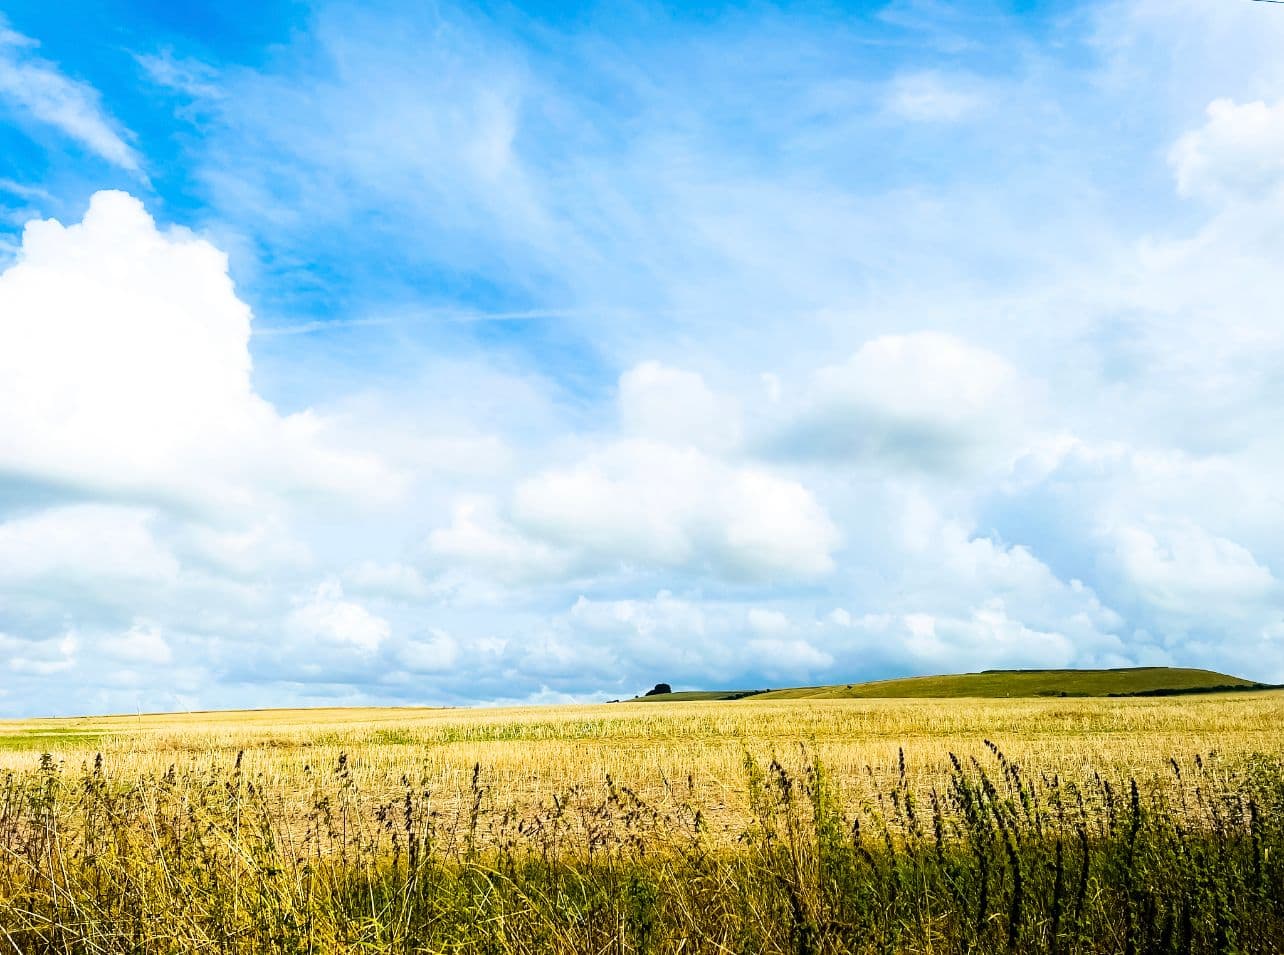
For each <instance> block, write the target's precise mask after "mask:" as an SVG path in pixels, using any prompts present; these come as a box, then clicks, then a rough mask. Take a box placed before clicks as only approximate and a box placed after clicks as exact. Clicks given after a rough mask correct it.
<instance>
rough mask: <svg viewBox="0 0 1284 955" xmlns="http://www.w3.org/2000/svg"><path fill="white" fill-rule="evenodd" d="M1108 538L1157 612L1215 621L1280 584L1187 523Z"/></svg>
mask: <svg viewBox="0 0 1284 955" xmlns="http://www.w3.org/2000/svg"><path fill="white" fill-rule="evenodd" d="M1111 537H1112V538H1113V540H1114V545H1115V546H1114V558H1115V560H1116V562H1117V565H1118V567H1119V569H1120V570H1121V571H1122V572H1123V573H1124V574H1126V575H1127V577H1128V580H1129V581H1130V582H1131V584H1132V585H1133V586H1134V587H1135V588H1136V590H1137V592H1138V593H1139V594H1140V595H1141V596H1142V598H1143V599H1144V600H1146V601H1148V602H1150V603H1152V604H1154V605H1155V606H1156V607H1158V608H1160V609H1161V610H1165V611H1176V612H1178V613H1181V614H1185V615H1189V616H1192V617H1196V618H1201V617H1202V618H1208V619H1211V620H1214V621H1215V620H1218V619H1226V618H1228V617H1235V616H1238V614H1239V612H1240V611H1242V610H1244V609H1246V605H1248V606H1252V605H1256V604H1259V603H1260V602H1261V601H1262V600H1263V599H1264V598H1266V597H1268V596H1270V595H1272V594H1275V595H1278V591H1279V583H1278V581H1277V580H1276V579H1275V577H1274V575H1273V574H1272V573H1271V571H1270V569H1269V568H1267V567H1263V566H1262V565H1261V564H1260V563H1258V561H1257V559H1256V558H1255V557H1254V556H1253V554H1252V552H1251V551H1249V550H1248V549H1247V548H1246V547H1244V546H1242V545H1241V544H1238V543H1236V542H1235V541H1232V540H1227V539H1226V538H1224V537H1218V536H1217V535H1215V534H1210V533H1209V532H1208V531H1206V530H1205V529H1204V528H1202V527H1200V526H1199V525H1197V524H1195V523H1193V522H1191V521H1189V520H1178V521H1171V522H1165V523H1163V524H1161V525H1160V526H1158V527H1153V526H1152V527H1147V526H1144V525H1126V526H1123V527H1119V528H1116V529H1115V530H1114V531H1113V533H1112V534H1111Z"/></svg>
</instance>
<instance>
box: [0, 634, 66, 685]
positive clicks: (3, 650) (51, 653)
mask: <svg viewBox="0 0 1284 955" xmlns="http://www.w3.org/2000/svg"><path fill="white" fill-rule="evenodd" d="M77 649H78V643H77V641H76V638H75V636H74V635H72V634H66V635H64V636H62V637H58V638H55V639H51V640H19V639H17V638H16V637H12V636H10V635H8V634H6V633H0V657H3V658H6V659H7V660H8V667H9V670H10V671H12V672H13V673H29V674H33V675H34V676H37V677H43V676H49V675H51V674H54V673H61V672H63V671H65V670H70V669H71V668H72V667H74V666H75V665H76V651H77Z"/></svg>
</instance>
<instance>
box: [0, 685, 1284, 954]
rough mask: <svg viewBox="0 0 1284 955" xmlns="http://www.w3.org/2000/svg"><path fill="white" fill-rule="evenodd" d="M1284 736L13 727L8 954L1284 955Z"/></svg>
mask: <svg viewBox="0 0 1284 955" xmlns="http://www.w3.org/2000/svg"><path fill="white" fill-rule="evenodd" d="M1282 720H1284V692H1279V691H1260V692H1245V693H1224V694H1208V695H1196V696H1181V697H1163V698H1068V699H1067V698H1023V699H872V700H869V699H792V700H791V699H783V700H771V699H761V698H750V699H745V700H738V701H734V702H674V703H671V704H669V705H666V706H655V705H654V704H651V703H627V704H609V705H608V704H603V705H596V706H573V707H551V708H550V707H540V708H523V709H506V710H445V709H414V708H406V709H332V710H279V711H272V710H264V711H249V712H239V713H233V712H228V713H193V714H182V715H143V716H115V717H98V718H80V719H49V720H27V721H20V722H7V723H2V724H0V779H2V780H3V789H2V790H0V851H2V852H3V855H2V856H0V926H2V927H3V928H4V935H3V936H0V940H3V941H7V943H8V945H9V947H10V948H12V949H16V950H17V951H20V952H28V951H66V950H84V951H91V950H94V951H138V950H145V951H191V950H207V951H246V952H249V951H297V950H307V949H311V950H320V951H345V950H354V951H355V950H360V951H407V950H409V951H436V950H441V949H443V948H446V947H449V946H448V945H447V944H446V943H447V942H448V941H449V942H450V944H451V945H454V946H455V947H456V948H458V949H459V950H465V951H471V950H477V951H544V950H554V951H589V950H592V951H678V950H683V951H728V950H731V951H795V952H796V951H814V952H820V951H835V952H838V951H886V950H893V951H895V950H906V951H914V950H921V951H928V950H930V951H969V950H988V949H987V948H986V946H989V945H993V946H995V947H997V948H1003V947H1005V946H1008V945H1009V943H1010V944H1011V945H1012V946H1014V949H1013V950H1018V949H1019V950H1038V951H1114V950H1122V949H1120V948H1116V947H1115V945H1116V943H1118V944H1122V942H1123V941H1124V940H1126V939H1127V938H1130V937H1132V936H1130V935H1129V934H1128V933H1133V934H1134V935H1136V938H1135V939H1134V941H1135V942H1136V941H1138V940H1149V942H1151V943H1153V944H1152V950H1159V951H1163V950H1172V951H1196V950H1209V951H1217V950H1222V951H1274V950H1277V949H1275V948H1273V947H1271V945H1273V943H1271V944H1269V945H1268V944H1267V942H1266V939H1267V938H1268V937H1278V936H1270V933H1271V932H1274V931H1276V930H1277V929H1278V928H1280V927H1284V913H1282V912H1281V910H1280V909H1281V905H1284V902H1281V896H1280V892H1279V890H1280V888H1281V887H1284V868H1282V867H1281V859H1284V837H1282V835H1281V818H1280V811H1281V805H1282V803H1281V799H1282V798H1284V779H1282V778H1281V775H1280V771H1279V767H1280V765H1281V764H1280V760H1281V758H1284V738H1282V736H1281V734H1280V733H1279V732H1278V727H1279V726H1280V725H1281V721H1282ZM1272 840H1276V841H1278V842H1279V845H1278V847H1275V848H1274V852H1273V853H1272V852H1271V851H1270V847H1271V846H1272ZM1174 853H1176V854H1177V855H1174ZM1218 859H1221V860H1222V861H1220V862H1218V861H1216V860H1218ZM1085 860H1086V861H1085ZM1200 860H1203V861H1200ZM1178 862H1180V864H1181V866H1184V870H1183V871H1184V872H1185V873H1186V876H1187V877H1188V880H1189V884H1188V885H1187V882H1186V881H1182V880H1178V881H1177V882H1170V883H1167V884H1165V883H1161V882H1153V884H1152V883H1149V882H1146V881H1145V880H1146V879H1150V880H1155V879H1158V878H1159V869H1158V868H1156V867H1160V868H1162V867H1164V866H1172V865H1175V864H1177V863H1178ZM1076 867H1077V868H1076ZM1058 873H1059V874H1058ZM1084 873H1087V874H1086V875H1085V874H1084ZM978 879H980V880H981V881H978ZM1075 879H1080V880H1081V881H1082V880H1083V879H1087V880H1088V882H1084V883H1083V884H1082V885H1079V884H1078V883H1075V885H1073V886H1072V885H1071V883H1072V882H1074V880H1075ZM1228 879H1230V880H1232V881H1233V883H1234V884H1233V885H1231V884H1225V885H1223V883H1224V882H1226V880H1228ZM1121 880H1123V881H1121ZM1210 880H1211V881H1210ZM1272 880H1275V881H1272ZM1089 883H1091V884H1090V885H1089ZM982 884H984V888H981V886H982ZM1165 885H1166V887H1165ZM1146 886H1149V888H1147V887H1146ZM1181 886H1186V888H1181V889H1180V891H1178V889H1179V888H1180V887H1181ZM1076 892H1077V893H1079V895H1076V894H1075V893H1076ZM1244 892H1249V893H1250V894H1249V895H1248V896H1244V895H1243V893H1244ZM1272 892H1274V893H1275V894H1274V895H1273V896H1272V895H1271V893H1272ZM978 893H980V894H979V895H978ZM1147 893H1149V894H1147ZM1219 893H1224V894H1225V897H1224V898H1223V897H1222V895H1220V894H1219ZM1235 893H1239V894H1238V895H1236V894H1235ZM1241 897H1242V898H1254V899H1259V901H1261V904H1260V905H1258V906H1257V907H1256V909H1255V910H1254V911H1255V912H1256V913H1257V914H1256V918H1257V921H1246V920H1245V919H1244V918H1242V917H1239V918H1236V919H1232V913H1231V908H1229V907H1228V906H1233V905H1235V904H1237V903H1236V902H1235V899H1236V898H1241ZM1242 898H1241V901H1242ZM1076 899H1077V902H1076V901H1075V900H1076ZM1267 899H1273V900H1274V901H1271V902H1270V903H1269V904H1267V902H1266V901H1265V900H1267ZM1075 905H1077V906H1078V909H1077V912H1076V910H1075V908H1074V906H1075ZM1147 906H1149V907H1150V909H1153V911H1151V912H1150V914H1149V915H1145V918H1147V919H1149V920H1150V921H1151V922H1153V926H1152V928H1153V933H1152V934H1153V937H1151V935H1150V934H1146V933H1148V932H1151V929H1150V928H1146V929H1143V928H1141V927H1140V926H1141V920H1142V918H1143V915H1144V913H1145V911H1146V907H1147ZM1219 906H1220V907H1219ZM879 913H882V914H879ZM1183 913H1184V914H1183ZM1165 920H1167V921H1165ZM1219 920H1220V921H1219ZM1259 923H1260V924H1259ZM1165 925H1166V926H1167V928H1164V926H1165ZM1236 926H1238V927H1236ZM1165 933H1167V934H1166V935H1165ZM1183 933H1184V934H1183ZM1254 933H1256V934H1254ZM1165 939H1166V941H1165ZM1255 939H1256V941H1254V940H1255ZM537 943H538V944H537ZM1161 943H1163V944H1166V945H1169V948H1167V949H1165V948H1163V947H1162V945H1161ZM140 944H141V948H140V947H139V946H140ZM1232 945H1234V946H1238V947H1230V946H1232ZM889 946H890V949H889ZM1138 950H1142V949H1140V948H1139V949H1138Z"/></svg>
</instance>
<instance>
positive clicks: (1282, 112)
mask: <svg viewBox="0 0 1284 955" xmlns="http://www.w3.org/2000/svg"><path fill="white" fill-rule="evenodd" d="M1169 162H1170V163H1171V164H1172V167H1173V171H1174V173H1175V175H1176V177H1177V188H1178V190H1179V191H1180V192H1181V194H1182V195H1185V196H1196V197H1198V198H1201V199H1212V200H1246V201H1252V200H1255V199H1262V198H1267V197H1271V196H1276V195H1278V192H1279V189H1280V186H1281V185H1284V102H1275V103H1272V104H1267V103H1265V102H1262V101H1261V100H1257V101H1255V102H1251V103H1236V102H1234V101H1233V100H1229V99H1217V100H1214V101H1213V102H1212V103H1210V104H1209V106H1208V115H1207V121H1206V122H1205V124H1204V125H1203V126H1201V127H1200V128H1198V129H1194V130H1191V131H1190V132H1188V133H1185V134H1184V135H1182V136H1181V138H1180V139H1178V140H1177V142H1176V144H1175V145H1174V146H1173V148H1172V150H1171V152H1170V153H1169Z"/></svg>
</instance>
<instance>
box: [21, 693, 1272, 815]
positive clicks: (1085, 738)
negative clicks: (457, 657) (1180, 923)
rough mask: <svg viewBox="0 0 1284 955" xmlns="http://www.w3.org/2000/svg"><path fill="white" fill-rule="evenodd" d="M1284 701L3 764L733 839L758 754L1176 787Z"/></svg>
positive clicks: (436, 722)
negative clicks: (985, 767)
mask: <svg viewBox="0 0 1284 955" xmlns="http://www.w3.org/2000/svg"><path fill="white" fill-rule="evenodd" d="M1282 726H1284V692H1276V691H1271V692H1261V693H1244V694H1220V695H1217V694H1213V695H1207V696H1183V697H1167V698H1133V699H1090V698H1069V699H1066V698H1059V699H1012V700H1002V699H1000V700H994V699H939V700H926V699H922V700H799V701H793V700H790V701H753V700H740V701H735V702H700V703H665V704H655V703H614V704H602V705H594V706H559V707H527V708H514V709H485V710H469V709H426V708H377V709H374V708H372V709H308V710H257V711H244V712H211V713H190V714H166V715H142V716H111V717H87V718H70V719H42V720H23V721H7V722H0V770H29V769H31V768H33V767H34V766H36V765H37V764H38V763H39V760H40V758H41V755H42V754H44V753H48V754H50V755H52V757H53V758H54V759H55V760H56V761H57V762H59V763H60V764H61V765H62V766H63V767H64V768H65V769H66V770H68V771H71V772H75V771H77V770H79V769H80V768H81V767H82V766H85V765H88V764H90V763H92V762H93V760H94V759H95V757H96V755H97V754H99V753H101V754H102V757H103V766H104V769H105V772H106V773H107V775H108V776H109V777H111V778H114V779H116V780H117V781H120V782H129V781H131V780H135V779H140V778H160V777H162V776H163V775H164V774H166V773H167V772H170V771H171V767H172V768H173V771H174V772H176V773H177V774H178V775H179V776H180V777H190V776H192V775H197V774H200V773H206V772H208V773H210V774H213V775H217V774H221V773H225V772H226V771H227V770H228V769H229V768H230V767H232V766H233V764H234V763H235V762H236V760H237V758H238V754H241V755H240V759H241V763H242V771H243V773H244V774H245V776H246V778H249V779H253V780H255V781H256V785H257V786H258V787H259V789H260V791H261V792H263V793H265V794H271V795H272V796H273V797H274V798H275V799H276V800H277V801H278V804H279V805H280V806H281V807H282V809H284V810H287V811H288V810H289V809H290V808H291V807H292V804H294V803H297V804H298V809H299V811H300V812H302V811H304V810H305V809H306V804H307V801H308V799H309V793H310V791H311V785H312V784H313V783H317V782H319V781H322V780H325V779H327V778H328V775H327V774H332V773H333V772H334V771H335V770H336V768H337V767H338V766H339V764H340V761H341V759H342V760H343V761H344V765H345V770H346V772H347V773H349V774H350V777H351V780H352V784H353V786H354V788H355V791H356V792H357V793H359V794H360V799H361V801H362V802H368V803H370V804H372V805H373V804H375V803H377V802H379V801H380V800H388V799H392V798H395V797H396V795H397V794H398V793H399V792H403V791H404V790H405V789H406V788H407V787H408V786H409V787H411V788H413V789H415V790H416V791H418V792H425V793H429V794H431V795H432V797H433V798H434V800H435V801H436V802H437V804H438V805H440V806H442V807H449V806H452V805H457V804H458V803H459V802H461V801H466V800H468V799H470V798H472V797H471V796H470V795H469V794H470V792H471V790H472V789H473V788H474V786H475V778H474V772H475V771H476V772H477V773H478V776H477V777H476V778H477V779H479V780H480V783H481V785H482V786H483V787H484V788H485V790H486V803H487V807H488V809H489V810H490V811H494V812H498V811H503V810H509V809H511V810H513V811H516V812H518V813H521V812H525V811H527V810H532V809H535V808H537V807H539V806H543V805H546V804H548V803H549V802H550V800H552V798H553V797H554V796H559V797H564V796H565V795H566V794H567V793H574V792H579V793H582V794H587V793H594V792H599V791H602V790H603V789H604V787H605V786H606V784H607V779H608V777H609V778H610V779H611V780H613V781H614V782H615V783H616V784H618V785H624V786H627V787H629V788H630V789H632V790H633V791H635V792H637V793H638V794H639V795H640V796H642V797H643V798H645V799H647V800H649V801H655V800H663V799H664V798H666V797H669V798H671V797H672V794H673V792H674V791H675V789H681V791H682V794H683V799H684V800H687V801H688V802H690V803H691V804H695V805H699V806H700V807H702V809H703V811H704V813H705V816H706V818H707V819H708V820H709V821H710V822H711V823H715V826H719V824H720V827H723V828H726V829H727V830H728V831H730V830H733V829H735V828H736V827H737V826H738V824H739V821H740V820H739V816H740V815H741V813H742V811H743V809H744V808H745V806H744V800H745V795H744V794H745V789H746V787H745V764H746V758H747V757H748V758H752V759H754V760H756V761H758V762H763V763H765V762H766V761H769V760H771V759H773V758H775V759H779V760H780V761H781V762H782V763H784V764H786V765H793V766H800V765H803V764H805V763H807V762H810V761H813V760H814V761H817V762H819V764H820V765H822V766H823V767H824V768H825V770H826V772H827V773H828V774H829V775H830V777H831V778H832V779H833V781H834V782H835V783H837V784H838V788H839V789H840V790H841V791H842V792H844V793H845V794H847V798H850V799H859V798H861V794H862V793H863V792H868V791H872V790H873V789H875V788H877V784H878V781H879V780H885V779H886V778H888V777H889V776H890V775H891V774H895V773H898V772H899V769H900V760H901V758H902V753H903V758H904V761H905V765H906V766H907V768H908V770H909V777H910V778H911V779H912V780H913V783H914V786H915V788H917V789H920V790H923V791H927V790H930V789H931V788H933V787H934V786H936V785H938V784H939V783H940V782H941V781H942V780H943V779H944V778H945V777H946V776H947V775H948V772H949V768H950V766H949V756H950V754H951V753H954V754H956V755H958V756H959V757H960V758H962V759H964V760H965V761H966V760H967V759H968V757H970V756H974V755H977V756H981V755H984V750H985V741H986V740H990V741H992V742H993V743H995V744H996V745H997V746H998V747H999V748H1000V749H1001V750H1002V751H1003V752H1004V753H1005V754H1006V755H1007V757H1008V758H1010V759H1012V760H1014V761H1016V762H1017V763H1018V764H1020V765H1021V766H1023V767H1024V768H1025V770H1026V771H1027V772H1034V773H1041V774H1047V775H1052V774H1059V775H1061V776H1063V777H1066V778H1071V779H1074V778H1079V777H1082V776H1083V775H1085V774H1091V773H1092V772H1096V771H1112V772H1115V771H1117V772H1119V773H1121V774H1126V775H1135V776H1137V777H1138V778H1140V779H1147V778H1162V777H1164V776H1165V775H1166V774H1168V773H1169V772H1170V771H1171V768H1170V767H1171V763H1170V761H1171V759H1172V758H1176V759H1178V760H1181V761H1185V760H1189V759H1191V758H1193V757H1194V756H1196V755H1200V756H1202V757H1208V755H1209V754H1215V756H1216V757H1219V758H1229V759H1235V758H1237V757H1240V756H1245V755H1248V754H1253V753H1264V754H1271V755H1280V754H1282V753H1284V733H1281V732H1280V728H1281V727H1282Z"/></svg>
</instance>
